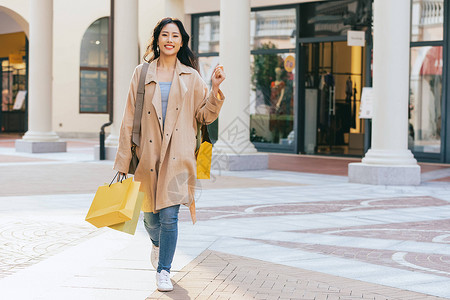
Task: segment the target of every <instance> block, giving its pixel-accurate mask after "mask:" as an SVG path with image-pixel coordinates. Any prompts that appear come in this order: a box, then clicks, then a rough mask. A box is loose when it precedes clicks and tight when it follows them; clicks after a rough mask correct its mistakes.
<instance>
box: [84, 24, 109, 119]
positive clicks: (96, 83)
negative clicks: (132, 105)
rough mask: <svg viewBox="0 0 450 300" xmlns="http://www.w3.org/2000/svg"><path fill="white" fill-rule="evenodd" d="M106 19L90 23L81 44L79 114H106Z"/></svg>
mask: <svg viewBox="0 0 450 300" xmlns="http://www.w3.org/2000/svg"><path fill="white" fill-rule="evenodd" d="M108 19H109V18H107V17H106V18H101V19H98V20H97V21H95V22H94V23H92V25H91V26H89V28H88V29H87V30H86V32H85V34H84V36H83V40H82V42H81V51H80V112H81V113H107V112H108V101H107V99H108V98H107V94H108V89H107V82H108V30H109V27H108Z"/></svg>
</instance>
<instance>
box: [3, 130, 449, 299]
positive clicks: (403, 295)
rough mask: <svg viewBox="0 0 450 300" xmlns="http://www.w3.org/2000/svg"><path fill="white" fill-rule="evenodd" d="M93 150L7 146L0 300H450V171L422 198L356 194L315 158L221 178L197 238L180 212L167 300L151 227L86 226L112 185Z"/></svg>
mask: <svg viewBox="0 0 450 300" xmlns="http://www.w3.org/2000/svg"><path fill="white" fill-rule="evenodd" d="M95 144H96V141H94V140H71V141H69V143H68V152H67V153H57V154H23V153H16V152H15V151H14V149H13V148H12V145H13V142H12V141H10V140H8V139H1V138H0V167H1V169H2V172H1V173H0V179H1V182H2V188H1V189H0V291H1V292H0V295H1V296H0V299H14V300H16V299H19V300H20V299H27V300H28V299H45V300H52V299H65V300H67V299H83V300H84V299H95V300H97V299H100V300H101V299H108V300H110V299H117V300H118V299H132V300H133V299H141V300H144V299H146V298H147V299H158V298H161V299H408V300H409V299H439V297H441V298H445V299H450V204H449V202H450V183H449V182H448V178H450V167H449V168H447V166H445V165H440V166H437V165H423V173H422V178H423V183H422V184H421V185H420V186H417V187H407V186H402V187H396V186H392V187H388V186H370V185H359V184H350V183H348V180H347V177H346V176H342V174H343V173H344V172H343V168H345V163H343V162H342V161H344V160H332V159H328V158H322V159H319V158H317V157H313V158H308V157H296V158H295V159H294V162H295V163H296V164H299V160H302V164H301V166H298V167H297V168H302V170H301V171H302V172H293V171H281V170H265V171H253V172H214V174H213V177H212V179H211V180H209V181H201V183H200V187H201V190H200V191H199V198H198V202H197V216H198V222H197V224H195V225H192V224H191V222H190V220H189V212H188V210H187V209H186V208H184V207H183V208H182V209H181V211H180V224H179V240H178V246H177V251H176V254H175V260H174V263H173V267H172V280H173V282H174V283H175V290H174V291H173V292H170V293H164V294H162V293H159V292H155V270H154V269H153V268H152V266H151V264H150V259H149V257H150V241H149V239H148V236H147V233H146V232H145V229H144V228H143V226H142V222H139V225H138V228H137V232H136V235H135V236H130V235H127V234H123V233H121V232H116V231H113V230H110V229H108V228H103V229H96V228H95V227H93V226H91V225H90V224H88V223H86V222H85V221H84V217H85V215H86V212H87V210H88V208H89V205H90V202H91V201H92V198H93V195H94V193H95V190H96V188H97V186H98V185H101V184H103V183H105V182H107V181H108V180H109V179H110V178H112V176H113V175H114V172H113V171H112V169H111V168H112V162H98V161H94V160H93V146H94V145H95ZM271 159H272V163H273V162H274V159H275V160H276V159H280V158H279V157H276V156H274V157H272V158H271ZM284 163H286V162H284ZM293 165H294V163H293ZM292 167H294V166H292ZM340 174H341V175H340ZM141 218H142V216H141Z"/></svg>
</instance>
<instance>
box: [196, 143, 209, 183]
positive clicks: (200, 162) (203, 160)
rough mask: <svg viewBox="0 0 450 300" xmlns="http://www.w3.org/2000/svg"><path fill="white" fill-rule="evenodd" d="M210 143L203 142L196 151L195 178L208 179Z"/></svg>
mask: <svg viewBox="0 0 450 300" xmlns="http://www.w3.org/2000/svg"><path fill="white" fill-rule="evenodd" d="M211 157H212V144H211V143H209V142H203V143H202V144H201V145H200V148H199V149H198V153H197V179H210V176H211V174H210V173H211Z"/></svg>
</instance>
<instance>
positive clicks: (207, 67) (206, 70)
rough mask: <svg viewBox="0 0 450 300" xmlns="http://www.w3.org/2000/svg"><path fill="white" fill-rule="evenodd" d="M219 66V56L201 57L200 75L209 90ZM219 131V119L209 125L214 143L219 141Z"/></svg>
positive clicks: (199, 60) (210, 135)
mask: <svg viewBox="0 0 450 300" xmlns="http://www.w3.org/2000/svg"><path fill="white" fill-rule="evenodd" d="M218 64H219V57H218V56H209V57H204V56H201V57H199V58H198V65H199V69H200V75H201V76H202V78H203V80H204V81H205V82H206V84H207V85H208V87H209V88H211V76H212V72H213V71H214V68H215V67H216V66H217V65H218ZM219 118H220V116H219ZM218 131H219V121H218V119H217V120H215V121H214V122H213V123H211V124H210V125H208V132H209V137H210V138H211V140H212V141H213V143H214V142H215V141H217V139H218Z"/></svg>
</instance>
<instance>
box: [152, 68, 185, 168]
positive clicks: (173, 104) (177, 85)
mask: <svg viewBox="0 0 450 300" xmlns="http://www.w3.org/2000/svg"><path fill="white" fill-rule="evenodd" d="M186 74H191V71H190V70H189V68H188V67H186V66H184V65H183V64H182V63H181V62H180V61H179V60H177V64H176V66H175V71H174V74H173V78H172V86H171V88H170V93H169V100H168V104H167V111H166V120H165V122H164V133H163V134H164V135H163V144H162V147H161V153H162V156H163V157H164V154H165V152H166V150H167V147H168V145H169V141H170V138H171V137H172V133H173V131H174V129H175V124H176V122H177V119H178V116H179V114H180V111H181V108H182V104H183V101H184V99H185V96H186V93H187V91H188V88H187V86H186V83H185V82H184V81H185V78H183V77H184V76H186ZM159 102H161V92H160V99H159ZM160 104H161V103H160ZM163 157H161V158H162V159H163Z"/></svg>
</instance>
